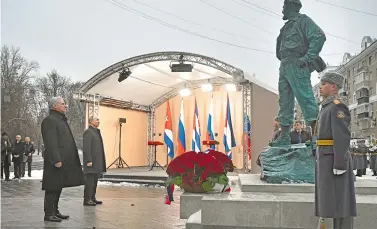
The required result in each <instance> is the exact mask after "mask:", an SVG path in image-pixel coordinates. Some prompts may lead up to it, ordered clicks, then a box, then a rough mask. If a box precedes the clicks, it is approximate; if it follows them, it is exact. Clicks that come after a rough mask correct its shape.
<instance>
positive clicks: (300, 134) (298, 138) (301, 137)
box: [291, 120, 310, 144]
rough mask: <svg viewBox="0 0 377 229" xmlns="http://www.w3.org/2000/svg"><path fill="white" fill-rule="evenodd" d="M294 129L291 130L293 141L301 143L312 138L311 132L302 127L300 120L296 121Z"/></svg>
mask: <svg viewBox="0 0 377 229" xmlns="http://www.w3.org/2000/svg"><path fill="white" fill-rule="evenodd" d="M294 128H295V129H294V130H293V131H291V143H292V144H301V143H305V142H306V141H309V140H310V134H309V132H307V131H305V130H303V129H302V122H301V121H299V120H296V121H295V125H294Z"/></svg>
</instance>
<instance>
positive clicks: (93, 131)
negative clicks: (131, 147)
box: [41, 97, 106, 222]
mask: <svg viewBox="0 0 377 229" xmlns="http://www.w3.org/2000/svg"><path fill="white" fill-rule="evenodd" d="M49 109H50V114H49V115H48V116H47V117H46V118H45V119H44V120H43V121H42V126H41V131H42V137H43V143H44V152H43V155H44V169H43V179H42V190H44V191H45V198H44V212H45V216H44V220H45V221H51V222H61V221H62V220H64V219H68V218H69V216H68V215H64V214H62V213H61V212H60V211H59V198H60V195H61V192H62V189H63V188H66V187H75V186H81V185H83V184H85V187H84V201H83V205H84V206H96V205H99V204H102V201H99V200H97V199H96V190H97V183H98V178H99V176H100V175H101V174H102V173H104V172H106V162H105V151H104V147H103V141H102V136H101V132H100V130H99V129H98V127H99V123H100V122H99V119H98V118H97V117H90V118H89V128H88V129H87V130H85V132H84V139H83V141H84V142H83V166H82V165H81V161H80V158H79V154H78V150H77V146H76V143H75V140H74V138H73V135H72V132H71V129H70V127H69V125H68V123H67V117H66V115H65V113H66V110H67V106H66V104H65V102H64V100H63V98H62V97H54V98H52V99H51V101H50V102H49Z"/></svg>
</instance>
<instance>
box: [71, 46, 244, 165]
mask: <svg viewBox="0 0 377 229" xmlns="http://www.w3.org/2000/svg"><path fill="white" fill-rule="evenodd" d="M182 57H183V58H182ZM179 60H183V61H186V62H192V63H198V64H202V65H206V66H209V67H212V68H215V69H217V70H219V71H222V72H225V73H227V74H229V75H231V76H233V79H231V78H220V77H215V78H211V79H209V80H208V79H206V80H196V81H189V82H182V83H181V84H178V85H176V86H175V89H172V90H171V91H169V92H168V93H166V94H164V95H163V96H161V97H159V98H157V99H156V100H155V101H153V103H152V104H151V105H150V106H145V105H138V104H134V103H132V104H131V103H130V107H129V108H128V109H133V110H139V111H144V112H148V139H149V140H154V136H155V121H156V118H155V108H156V107H158V106H160V105H161V104H163V103H164V102H165V101H167V100H169V99H171V98H173V97H175V96H177V95H178V94H179V91H178V90H179V88H183V87H185V88H190V89H196V88H199V87H200V85H201V84H202V83H207V82H210V83H212V84H213V85H214V86H220V85H224V84H227V83H234V84H236V86H237V90H242V94H243V111H244V116H246V115H247V116H246V117H249V118H244V120H243V124H244V137H243V139H242V146H243V147H242V148H243V168H244V170H245V171H246V170H248V166H249V162H250V160H249V157H248V154H249V152H251V147H250V146H249V145H248V142H251V137H250V134H251V131H250V130H248V126H250V125H251V123H250V118H251V83H250V82H249V81H248V80H246V79H245V77H244V73H243V71H242V70H241V69H238V68H236V67H234V66H232V65H229V64H227V63H225V62H222V61H219V60H216V59H214V58H211V57H207V56H203V55H199V54H194V53H187V52H157V53H150V54H146V55H140V56H136V57H132V58H129V59H126V60H123V61H120V62H118V63H116V64H113V65H111V66H109V67H107V68H105V69H104V70H102V71H101V72H99V73H97V74H96V75H95V76H93V77H92V78H91V79H89V80H88V81H87V82H86V83H85V84H84V85H83V86H82V87H81V88H80V90H79V92H78V93H76V96H75V97H76V99H77V100H80V101H83V102H86V103H88V105H89V109H90V112H88V115H89V113H90V114H94V115H97V116H98V115H99V112H98V107H99V104H100V101H101V100H102V99H104V97H101V96H100V97H96V96H98V95H95V96H94V95H91V94H88V93H87V92H88V91H89V90H90V89H91V88H92V87H93V86H95V85H96V84H98V83H99V82H101V81H102V80H104V79H105V78H107V77H108V76H110V75H112V74H114V73H116V72H119V71H120V70H122V69H123V68H130V67H132V66H136V65H140V64H145V63H150V62H156V61H179ZM105 99H106V98H105ZM109 99H111V98H109ZM124 102H127V101H124ZM128 102H129V101H128ZM147 160H148V163H149V165H151V164H152V161H153V151H152V149H148V155H147Z"/></svg>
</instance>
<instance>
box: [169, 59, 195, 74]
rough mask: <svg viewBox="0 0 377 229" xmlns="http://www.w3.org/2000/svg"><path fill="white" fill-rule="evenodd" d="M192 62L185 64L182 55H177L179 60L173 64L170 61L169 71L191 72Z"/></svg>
mask: <svg viewBox="0 0 377 229" xmlns="http://www.w3.org/2000/svg"><path fill="white" fill-rule="evenodd" d="M193 67H194V66H193V65H192V64H185V63H184V61H183V55H180V56H179V61H178V63H177V64H173V62H170V69H171V72H192V69H193Z"/></svg>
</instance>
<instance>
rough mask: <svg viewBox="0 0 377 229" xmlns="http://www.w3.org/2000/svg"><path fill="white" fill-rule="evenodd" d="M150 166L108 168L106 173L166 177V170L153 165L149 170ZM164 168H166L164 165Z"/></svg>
mask: <svg viewBox="0 0 377 229" xmlns="http://www.w3.org/2000/svg"><path fill="white" fill-rule="evenodd" d="M149 169H150V167H146V166H143V167H131V168H130V169H129V168H127V167H126V168H116V169H108V170H107V173H106V174H108V175H138V176H155V177H168V175H167V174H166V170H162V169H161V168H160V167H157V168H156V167H154V168H153V170H151V171H149ZM164 169H166V168H165V167H164Z"/></svg>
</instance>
